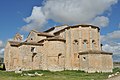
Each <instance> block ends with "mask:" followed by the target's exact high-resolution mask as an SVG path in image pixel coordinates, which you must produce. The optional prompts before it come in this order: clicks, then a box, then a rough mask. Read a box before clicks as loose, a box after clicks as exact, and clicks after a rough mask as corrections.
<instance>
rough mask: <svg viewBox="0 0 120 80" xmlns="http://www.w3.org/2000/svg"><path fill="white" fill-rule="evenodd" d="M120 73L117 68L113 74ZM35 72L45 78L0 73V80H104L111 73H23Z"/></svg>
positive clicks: (119, 69)
mask: <svg viewBox="0 0 120 80" xmlns="http://www.w3.org/2000/svg"><path fill="white" fill-rule="evenodd" d="M117 71H120V68H116V69H114V70H113V72H114V73H115V72H117ZM35 72H38V73H43V74H44V75H43V76H35V77H30V76H21V74H15V72H6V71H0V80H104V79H106V78H107V77H108V75H109V74H111V73H85V72H83V71H69V70H66V71H60V72H59V71H58V72H50V71H42V70H32V71H23V73H22V74H27V73H31V74H34V73H35Z"/></svg>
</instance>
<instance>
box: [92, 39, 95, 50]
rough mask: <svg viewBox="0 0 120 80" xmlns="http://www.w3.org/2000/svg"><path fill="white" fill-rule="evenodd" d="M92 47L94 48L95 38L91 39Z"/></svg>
mask: <svg viewBox="0 0 120 80" xmlns="http://www.w3.org/2000/svg"><path fill="white" fill-rule="evenodd" d="M92 49H95V40H92Z"/></svg>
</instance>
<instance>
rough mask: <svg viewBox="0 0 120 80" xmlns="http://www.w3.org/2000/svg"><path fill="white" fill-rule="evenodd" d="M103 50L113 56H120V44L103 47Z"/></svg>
mask: <svg viewBox="0 0 120 80" xmlns="http://www.w3.org/2000/svg"><path fill="white" fill-rule="evenodd" d="M103 50H104V51H107V52H112V53H113V54H120V43H116V45H114V46H113V45H109V44H105V45H104V46H103Z"/></svg>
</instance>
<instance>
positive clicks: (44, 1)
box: [0, 0, 120, 61]
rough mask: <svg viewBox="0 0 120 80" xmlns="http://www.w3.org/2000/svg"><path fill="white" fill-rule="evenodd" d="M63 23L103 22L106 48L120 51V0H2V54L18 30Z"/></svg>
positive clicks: (0, 30)
mask: <svg viewBox="0 0 120 80" xmlns="http://www.w3.org/2000/svg"><path fill="white" fill-rule="evenodd" d="M63 24H69V25H75V24H92V25H96V26H99V27H100V29H101V42H102V43H103V50H104V51H109V52H113V53H114V55H116V56H117V57H118V56H119V55H120V0H0V26H1V27H0V28H1V29H0V54H1V55H2V53H3V52H4V46H5V44H6V42H7V40H9V39H11V38H12V37H13V36H14V35H15V33H17V32H19V33H21V34H22V35H24V37H26V36H27V34H28V32H29V31H30V30H32V29H35V30H38V31H44V30H46V29H48V28H50V27H53V26H56V25H63ZM117 60H118V59H117ZM119 61H120V60H119Z"/></svg>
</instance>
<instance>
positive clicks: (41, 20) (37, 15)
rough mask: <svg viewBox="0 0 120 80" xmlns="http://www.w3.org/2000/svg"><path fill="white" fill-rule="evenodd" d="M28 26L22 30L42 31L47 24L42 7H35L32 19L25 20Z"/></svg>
mask: <svg viewBox="0 0 120 80" xmlns="http://www.w3.org/2000/svg"><path fill="white" fill-rule="evenodd" d="M24 21H25V22H26V23H28V24H27V25H25V26H23V27H22V29H21V30H24V31H30V30H32V29H40V28H41V27H42V26H43V25H44V24H45V23H46V17H45V15H44V14H43V11H42V9H41V7H36V6H35V7H34V8H33V11H32V14H31V16H30V17H27V18H25V19H24Z"/></svg>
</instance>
